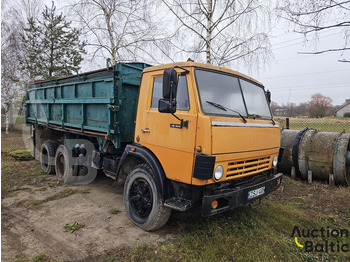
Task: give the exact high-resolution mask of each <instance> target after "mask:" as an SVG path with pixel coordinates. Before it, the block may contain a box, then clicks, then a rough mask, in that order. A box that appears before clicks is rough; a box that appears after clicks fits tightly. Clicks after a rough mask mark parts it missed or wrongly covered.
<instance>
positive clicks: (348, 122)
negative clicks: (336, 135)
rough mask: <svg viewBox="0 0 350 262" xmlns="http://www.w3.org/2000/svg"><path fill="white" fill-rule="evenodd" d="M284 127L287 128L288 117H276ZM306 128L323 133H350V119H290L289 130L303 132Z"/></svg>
mask: <svg viewBox="0 0 350 262" xmlns="http://www.w3.org/2000/svg"><path fill="white" fill-rule="evenodd" d="M276 120H277V121H279V122H280V123H281V126H282V127H284V128H285V127H286V117H278V118H277V117H276ZM304 127H308V128H313V129H316V130H318V131H321V132H345V133H350V118H344V117H324V118H296V117H290V118H289V129H294V130H302V129H303V128H304Z"/></svg>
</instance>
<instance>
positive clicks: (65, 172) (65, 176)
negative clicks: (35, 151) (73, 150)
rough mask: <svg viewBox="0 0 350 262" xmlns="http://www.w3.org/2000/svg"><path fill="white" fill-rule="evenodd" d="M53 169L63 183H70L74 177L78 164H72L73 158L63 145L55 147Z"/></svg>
mask: <svg viewBox="0 0 350 262" xmlns="http://www.w3.org/2000/svg"><path fill="white" fill-rule="evenodd" d="M55 170H56V175H57V178H58V179H59V180H60V181H63V182H64V183H65V184H70V183H72V182H74V181H75V179H76V176H77V171H78V166H75V165H73V158H72V156H71V154H69V152H68V149H67V147H66V146H65V145H60V146H59V147H58V148H57V151H56V156H55Z"/></svg>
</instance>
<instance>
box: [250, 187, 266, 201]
mask: <svg viewBox="0 0 350 262" xmlns="http://www.w3.org/2000/svg"><path fill="white" fill-rule="evenodd" d="M263 194H265V187H264V186H263V187H260V188H258V189H254V190H252V191H249V192H248V199H252V198H256V197H258V196H261V195H263Z"/></svg>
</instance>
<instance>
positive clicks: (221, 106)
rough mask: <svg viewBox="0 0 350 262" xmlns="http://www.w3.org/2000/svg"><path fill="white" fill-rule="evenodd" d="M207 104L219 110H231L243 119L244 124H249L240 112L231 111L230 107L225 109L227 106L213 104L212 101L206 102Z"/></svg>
mask: <svg viewBox="0 0 350 262" xmlns="http://www.w3.org/2000/svg"><path fill="white" fill-rule="evenodd" d="M206 102H207V103H208V104H210V105H212V106H215V107H217V108H219V109H221V110H223V111H227V110H229V111H232V112H234V113H236V114H238V115H239V116H240V117H241V118H242V119H243V121H244V123H247V120H246V119H245V118H244V116H242V115H241V114H240V113H239V112H238V111H236V110H233V109H230V108H228V107H225V106H223V105H220V104H218V103H215V102H211V101H206Z"/></svg>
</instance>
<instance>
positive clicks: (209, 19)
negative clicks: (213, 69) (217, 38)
mask: <svg viewBox="0 0 350 262" xmlns="http://www.w3.org/2000/svg"><path fill="white" fill-rule="evenodd" d="M207 1H208V13H207V39H206V54H207V64H211V33H212V18H213V9H212V4H213V1H212V0H207Z"/></svg>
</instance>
